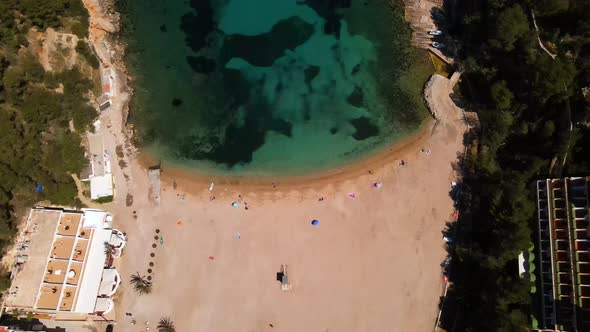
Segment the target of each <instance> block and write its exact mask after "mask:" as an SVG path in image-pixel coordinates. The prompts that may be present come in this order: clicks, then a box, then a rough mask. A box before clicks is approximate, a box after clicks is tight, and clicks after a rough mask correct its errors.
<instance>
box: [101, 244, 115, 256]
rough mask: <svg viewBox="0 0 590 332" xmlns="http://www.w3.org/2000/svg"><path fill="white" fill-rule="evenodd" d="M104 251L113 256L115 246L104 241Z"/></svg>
mask: <svg viewBox="0 0 590 332" xmlns="http://www.w3.org/2000/svg"><path fill="white" fill-rule="evenodd" d="M104 253H105V254H106V255H107V256H108V257H111V256H113V255H114V254H115V246H113V245H112V244H110V243H109V242H108V241H104Z"/></svg>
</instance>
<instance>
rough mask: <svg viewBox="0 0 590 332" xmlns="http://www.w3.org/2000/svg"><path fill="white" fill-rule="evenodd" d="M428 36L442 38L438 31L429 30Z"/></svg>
mask: <svg viewBox="0 0 590 332" xmlns="http://www.w3.org/2000/svg"><path fill="white" fill-rule="evenodd" d="M428 34H429V35H431V36H442V34H443V32H442V31H440V30H430V31H428Z"/></svg>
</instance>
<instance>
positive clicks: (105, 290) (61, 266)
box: [5, 208, 126, 319]
mask: <svg viewBox="0 0 590 332" xmlns="http://www.w3.org/2000/svg"><path fill="white" fill-rule="evenodd" d="M111 221H112V217H111V216H110V215H109V214H108V213H106V212H104V211H98V210H85V211H84V213H83V214H82V213H72V212H67V211H63V210H53V209H43V208H39V209H32V210H31V213H30V215H29V219H28V220H27V223H26V225H25V227H24V229H25V230H30V231H29V232H30V233H31V240H28V241H27V243H31V250H30V253H31V256H32V257H33V258H34V259H31V261H29V262H26V264H25V265H24V267H23V269H22V270H23V272H27V273H26V274H24V273H20V274H16V275H15V278H14V279H15V280H14V281H13V283H12V288H11V291H10V292H9V294H10V295H9V296H7V297H6V302H5V303H6V308H8V309H9V310H13V309H15V308H24V309H26V310H31V311H37V310H41V312H45V313H47V312H53V314H55V315H57V314H58V313H59V312H63V313H61V314H60V315H64V314H68V313H70V314H72V315H77V316H75V317H74V316H72V319H86V318H85V317H86V316H84V317H82V316H80V315H79V314H86V315H88V314H90V315H93V314H94V313H96V312H98V311H99V309H100V310H103V309H104V311H106V312H108V310H111V309H112V307H113V302H112V301H111V300H110V299H108V298H105V299H104V300H102V301H101V302H100V304H101V305H100V308H99V306H98V302H99V301H98V299H97V297H98V296H112V295H113V294H114V292H115V291H116V289H117V288H118V285H119V284H120V276H119V275H118V273H117V272H116V271H115V270H114V269H109V270H104V267H105V261H106V254H105V250H104V244H105V243H106V242H110V243H114V245H116V246H117V247H118V250H119V251H120V250H121V249H122V248H123V247H124V246H125V240H126V239H125V237H124V236H123V234H122V232H120V231H118V230H112V229H111V228H110V225H111ZM33 240H34V242H33ZM33 244H34V245H33ZM99 292H100V294H99ZM60 317H62V316H60ZM64 317H67V316H64Z"/></svg>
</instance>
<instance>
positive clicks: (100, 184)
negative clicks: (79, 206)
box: [90, 174, 115, 199]
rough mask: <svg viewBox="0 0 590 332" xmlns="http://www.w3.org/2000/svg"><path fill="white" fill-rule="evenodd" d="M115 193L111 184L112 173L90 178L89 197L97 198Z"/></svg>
mask: <svg viewBox="0 0 590 332" xmlns="http://www.w3.org/2000/svg"><path fill="white" fill-rule="evenodd" d="M114 194H115V190H114V186H113V175H112V174H105V175H101V176H94V177H92V178H90V198H91V199H99V198H101V197H108V196H113V195H114Z"/></svg>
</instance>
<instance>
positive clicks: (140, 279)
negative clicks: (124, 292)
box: [129, 272, 152, 295]
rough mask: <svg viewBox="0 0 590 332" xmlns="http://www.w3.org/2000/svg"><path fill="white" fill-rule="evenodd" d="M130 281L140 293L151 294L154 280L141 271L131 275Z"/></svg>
mask: <svg viewBox="0 0 590 332" xmlns="http://www.w3.org/2000/svg"><path fill="white" fill-rule="evenodd" d="M129 283H131V285H132V286H133V289H134V290H135V291H136V292H137V293H138V294H139V295H144V294H149V293H150V292H151V291H152V282H151V281H149V280H147V279H146V278H145V277H144V276H142V275H140V274H139V272H137V273H136V274H134V275H132V276H131V280H129Z"/></svg>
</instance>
